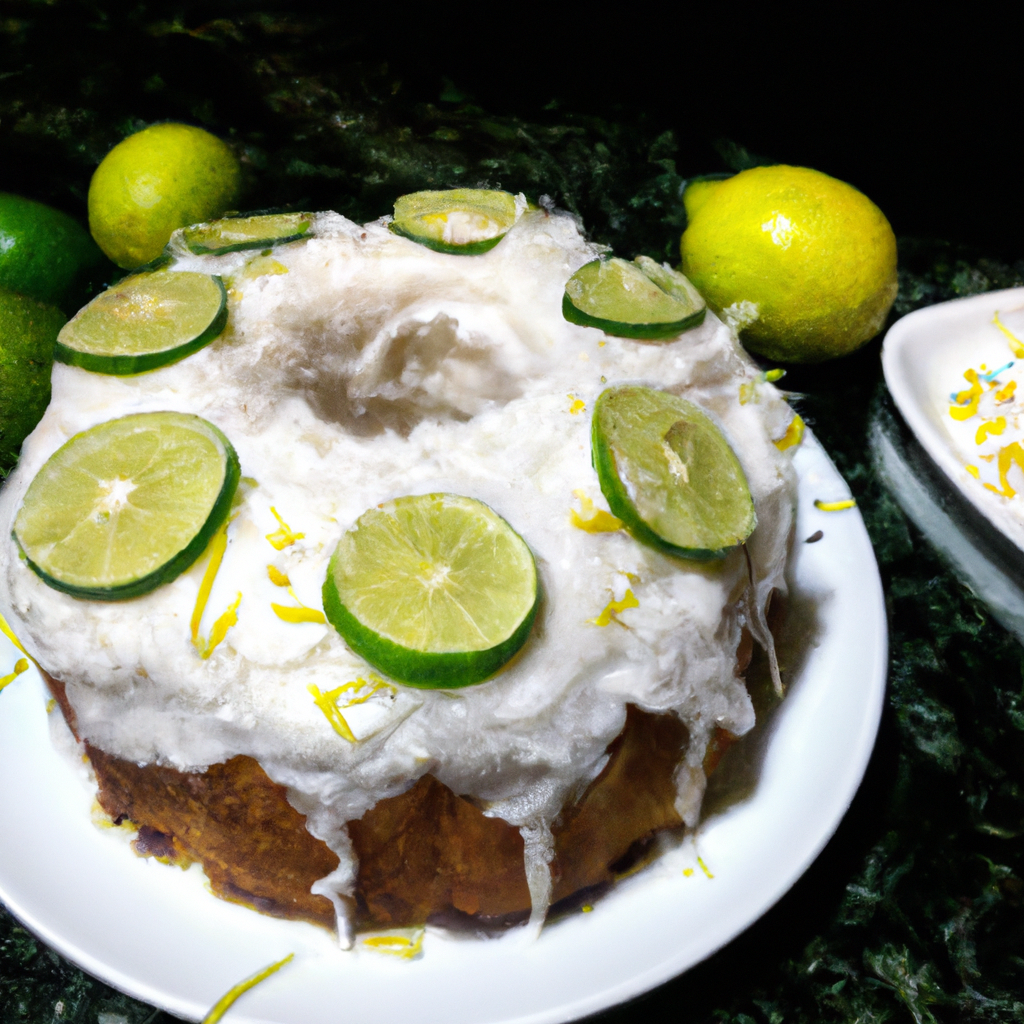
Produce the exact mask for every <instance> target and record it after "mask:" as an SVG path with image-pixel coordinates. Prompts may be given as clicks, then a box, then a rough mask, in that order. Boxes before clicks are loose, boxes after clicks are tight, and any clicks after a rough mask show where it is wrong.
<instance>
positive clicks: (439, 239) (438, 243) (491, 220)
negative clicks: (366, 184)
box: [388, 188, 526, 256]
mask: <svg viewBox="0 0 1024 1024" xmlns="http://www.w3.org/2000/svg"><path fill="white" fill-rule="evenodd" d="M525 209H526V200H525V199H524V198H523V197H522V196H513V195H512V194H511V193H510V192H502V191H499V190H496V189H476V188H456V189H449V190H447V191H440V192H413V193H410V194H409V195H405V196H400V197H399V198H398V199H397V200H396V201H395V216H394V219H393V220H392V221H391V222H390V224H389V225H388V226H389V227H390V229H391V230H392V231H393V232H394V233H395V234H396V235H402V236H403V237H404V238H408V239H411V240H412V241H414V242H418V243H419V244H420V245H424V246H426V247H427V248H428V249H433V250H434V251H435V252H443V253H448V254H451V255H457V256H479V255H481V254H483V253H485V252H488V251H489V250H491V249H493V248H494V247H495V246H496V245H497V244H498V243H499V242H500V241H501V240H502V239H503V238H504V237H505V235H506V233H507V232H508V230H509V228H511V227H512V226H513V225H514V224H515V222H516V221H517V220H518V219H519V217H520V216H521V215H522V213H523V211H524V210H525Z"/></svg>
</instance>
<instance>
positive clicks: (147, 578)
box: [12, 412, 240, 601]
mask: <svg viewBox="0 0 1024 1024" xmlns="http://www.w3.org/2000/svg"><path fill="white" fill-rule="evenodd" d="M239 476H240V471H239V465H238V456H237V455H236V454H235V450H234V448H232V447H231V443H230V442H229V441H228V439H227V438H226V437H225V436H224V435H223V434H222V433H221V432H220V431H219V430H218V429H217V428H216V427H215V426H214V425H213V424H212V423H209V422H208V421H206V420H204V419H201V418H200V417H198V416H190V415H187V414H184V413H177V412H150V413H136V414H134V415H130V416H123V417H121V418H120V419H115V420H108V421H107V422H106V423H101V424H99V425H98V426H95V427H92V428H91V429H89V430H86V431H83V432H82V433H80V434H76V435H75V436H74V437H72V438H71V439H70V440H69V441H68V442H66V443H65V444H64V445H63V446H62V447H61V448H59V449H58V450H57V451H56V452H55V453H54V454H53V455H51V456H50V458H49V459H48V460H47V461H46V463H45V464H44V465H43V468H42V469H40V470H39V472H38V473H37V474H36V476H35V478H34V479H33V481H32V483H31V484H29V487H28V490H27V491H26V492H25V497H24V500H23V502H22V506H21V508H20V509H19V511H18V514H17V516H16V518H15V520H14V529H13V531H12V534H13V536H14V539H15V541H16V543H17V545H18V548H19V549H20V551H21V553H22V555H23V556H24V558H25V561H26V563H27V565H28V566H29V568H30V569H32V571H33V572H35V573H36V574H37V575H38V576H39V577H40V578H41V579H42V580H43V581H44V582H45V583H46V584H47V585H48V586H51V587H53V588H54V589H56V590H61V591H63V592H64V593H67V594H71V595H72V596H73V597H79V598H89V599H92V600H98V601H121V600H126V599H128V598H132V597H139V596H140V595H142V594H146V593H149V591H151V590H154V589H155V588H156V587H158V586H161V585H162V584H164V583H169V582H170V581H171V580H173V579H175V578H176V577H177V576H179V575H180V574H181V573H183V572H184V571H185V570H186V569H187V568H188V567H189V566H190V565H192V564H193V563H194V562H195V561H196V560H197V559H198V558H199V557H200V556H201V555H202V553H203V552H204V551H205V550H206V548H207V546H208V544H209V542H210V540H211V539H212V537H213V535H214V534H215V533H216V532H217V531H218V530H219V529H220V528H221V526H222V525H223V524H224V523H225V521H226V520H227V518H228V514H229V512H230V510H231V503H232V499H233V498H234V494H235V490H236V488H237V486H238V480H239Z"/></svg>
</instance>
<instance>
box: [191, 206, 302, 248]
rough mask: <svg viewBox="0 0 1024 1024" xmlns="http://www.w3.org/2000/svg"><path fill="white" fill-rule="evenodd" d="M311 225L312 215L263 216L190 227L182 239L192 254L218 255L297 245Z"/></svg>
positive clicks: (227, 218)
mask: <svg viewBox="0 0 1024 1024" xmlns="http://www.w3.org/2000/svg"><path fill="white" fill-rule="evenodd" d="M312 225H313V215H312V214H309V213H264V214H255V215H250V216H247V217H222V218H220V220H213V221H209V222H208V223H206V224H193V225H192V226H191V227H187V228H185V229H184V231H183V232H182V237H183V238H184V241H185V245H186V246H187V247H188V249H189V251H190V252H194V253H196V255H199V256H202V255H205V254H207V253H214V254H218V255H219V254H221V253H226V252H241V251H242V250H244V249H266V248H269V247H271V246H275V245H284V243H285V242H297V241H298V240H299V239H300V238H304V237H305V236H306V234H307V233H308V231H309V229H310V228H311V227H312Z"/></svg>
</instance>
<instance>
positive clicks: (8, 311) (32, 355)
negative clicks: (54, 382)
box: [0, 288, 65, 472]
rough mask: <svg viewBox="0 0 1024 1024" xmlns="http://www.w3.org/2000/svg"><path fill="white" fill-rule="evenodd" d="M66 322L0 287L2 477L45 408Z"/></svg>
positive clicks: (55, 312)
mask: <svg viewBox="0 0 1024 1024" xmlns="http://www.w3.org/2000/svg"><path fill="white" fill-rule="evenodd" d="M64 319H65V317H64V314H63V313H62V312H61V311H60V310H59V309H55V308H54V307H53V306H48V305H46V304H45V303H42V302H37V301H36V300H35V299H30V298H26V297H25V296H24V295H17V294H15V293H14V292H8V291H5V290H3V289H2V288H0V472H4V471H6V470H7V469H8V468H9V467H10V466H11V465H12V464H13V463H14V461H15V460H16V459H17V457H18V453H19V452H20V451H21V442H22V441H24V440H25V438H26V437H27V436H28V435H29V434H30V433H31V432H32V430H33V428H34V427H35V425H36V424H37V423H38V422H39V420H40V418H41V417H42V415H43V413H44V412H46V407H47V405H49V402H50V370H51V367H52V366H53V344H54V342H55V341H56V340H57V332H58V331H59V330H60V329H61V326H62V325H63V324H64Z"/></svg>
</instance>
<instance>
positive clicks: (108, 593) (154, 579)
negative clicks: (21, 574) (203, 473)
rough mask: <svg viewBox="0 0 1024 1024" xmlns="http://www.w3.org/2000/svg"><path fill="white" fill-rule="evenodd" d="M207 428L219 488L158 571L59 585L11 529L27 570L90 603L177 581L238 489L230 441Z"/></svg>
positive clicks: (226, 511)
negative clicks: (219, 458) (110, 583)
mask: <svg viewBox="0 0 1024 1024" xmlns="http://www.w3.org/2000/svg"><path fill="white" fill-rule="evenodd" d="M206 422H207V426H208V427H209V428H210V429H211V430H212V431H213V433H214V436H215V437H216V438H217V440H218V441H219V442H220V443H221V444H222V445H223V447H224V459H225V463H226V465H225V470H224V483H223V484H222V485H221V489H220V493H219V494H218V495H217V500H216V501H215V502H214V503H213V508H212V509H211V511H210V514H209V516H208V517H207V519H206V522H205V523H204V524H203V526H202V527H201V528H200V530H199V532H198V533H197V534H196V535H195V537H193V538H192V540H191V541H190V542H189V543H188V544H187V545H186V546H185V547H184V548H182V549H181V551H179V552H178V553H177V554H176V555H175V556H174V557H173V558H171V559H170V560H169V561H167V562H164V564H163V565H161V566H160V567H159V568H157V569H154V570H153V571H152V572H151V573H149V574H148V575H146V576H142V577H140V578H139V579H137V580H133V581H132V582H131V583H126V584H124V585H123V586H120V587H76V586H72V585H69V584H67V583H63V582H61V581H60V580H58V579H56V578H55V577H53V576H50V575H49V574H48V573H46V572H44V571H43V570H42V569H41V568H40V567H39V566H38V565H36V563H35V562H33V561H32V559H31V558H29V557H28V555H27V554H26V552H25V549H24V548H23V547H22V546H21V541H19V540H18V535H17V534H16V533H15V532H14V530H11V537H13V538H14V543H15V544H17V546H18V551H19V553H20V554H21V557H22V559H23V560H24V561H25V563H26V564H27V565H28V567H29V568H30V569H31V570H32V571H33V572H34V573H35V574H36V575H37V576H38V577H39V578H40V579H41V580H42V581H43V582H44V583H45V584H46V585H47V586H49V587H52V588H53V589H54V590H59V591H61V592H62V593H64V594H70V595H71V596H72V597H78V598H83V599H85V600H90V601H127V600H130V599H131V598H133V597H141V596H142V595H143V594H148V593H150V591H153V590H156V588H157V587H160V586H163V585H164V584H165V583H170V582H171V581H172V580H175V579H177V578H178V577H179V576H180V575H181V574H182V573H183V572H184V571H185V570H186V569H188V568H189V566H191V565H192V564H193V563H194V562H195V561H196V559H198V558H199V556H200V555H201V554H202V553H203V552H204V551H205V550H206V546H207V545H208V544H209V543H210V540H211V539H212V538H213V535H214V534H215V533H216V532H217V531H218V530H219V529H220V528H221V527H222V526H223V525H224V523H225V522H226V521H227V518H228V514H229V513H230V511H231V502H232V501H233V500H234V497H235V491H236V490H237V489H238V482H239V480H240V479H241V476H242V469H241V465H240V463H239V461H238V453H237V452H236V451H235V449H234V447H233V445H232V444H231V442H230V441H229V440H228V439H227V438H226V437H225V436H224V434H223V433H222V432H221V431H220V430H218V429H217V428H216V427H215V426H214V425H213V424H212V423H209V422H208V421H206Z"/></svg>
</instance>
